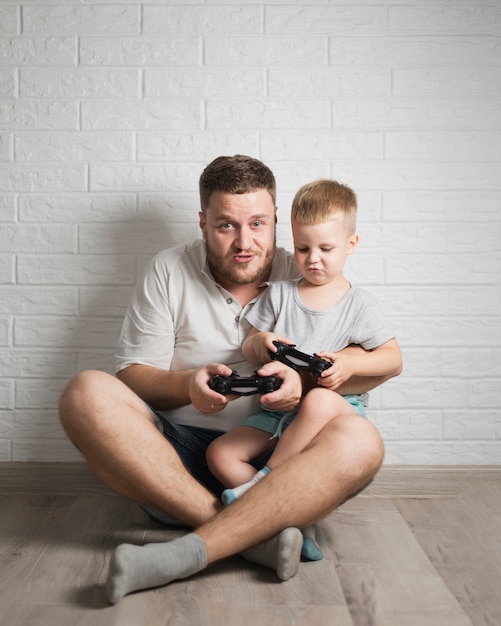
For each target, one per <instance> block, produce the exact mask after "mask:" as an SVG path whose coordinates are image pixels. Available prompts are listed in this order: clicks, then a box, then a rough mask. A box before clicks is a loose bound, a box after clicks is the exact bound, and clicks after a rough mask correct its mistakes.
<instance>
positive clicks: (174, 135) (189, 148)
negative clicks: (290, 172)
mask: <svg viewBox="0 0 501 626" xmlns="http://www.w3.org/2000/svg"><path fill="white" fill-rule="evenodd" d="M257 151H258V134H257V133H253V132H248V133H238V132H228V133H226V132H208V131H198V132H193V131H191V132H148V133H138V135H137V159H138V161H163V160H165V159H169V158H171V156H172V154H175V155H176V158H177V160H181V159H182V160H186V161H191V160H193V155H194V154H196V155H197V158H203V159H205V160H206V161H207V162H210V160H211V159H212V158H213V156H214V155H215V154H236V153H240V152H243V153H245V154H248V153H249V154H257ZM196 203H198V198H197V200H196Z"/></svg>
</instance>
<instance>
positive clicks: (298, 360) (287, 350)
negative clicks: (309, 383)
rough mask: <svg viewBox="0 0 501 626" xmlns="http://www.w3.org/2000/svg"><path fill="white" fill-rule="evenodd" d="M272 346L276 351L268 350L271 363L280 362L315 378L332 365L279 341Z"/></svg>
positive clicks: (293, 345)
mask: <svg viewBox="0 0 501 626" xmlns="http://www.w3.org/2000/svg"><path fill="white" fill-rule="evenodd" d="M273 344H274V345H275V346H276V347H277V351H276V352H272V351H271V350H268V352H269V353H270V357H271V359H272V360H273V361H281V362H282V363H285V364H286V365H289V367H292V368H293V369H295V370H297V371H300V370H302V371H307V372H311V373H312V374H313V375H314V376H315V377H316V378H318V377H319V376H320V374H321V373H322V372H323V371H324V370H326V369H329V367H330V366H331V365H332V363H331V362H330V361H327V360H326V359H321V358H320V357H319V356H316V355H313V356H312V355H311V354H306V353H305V352H300V351H299V350H296V348H295V345H296V344H292V345H288V344H286V343H282V342H281V341H274V342H273Z"/></svg>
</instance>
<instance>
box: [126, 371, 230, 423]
mask: <svg viewBox="0 0 501 626" xmlns="http://www.w3.org/2000/svg"><path fill="white" fill-rule="evenodd" d="M230 374H231V369H230V368H229V367H228V366H227V365H223V364H221V363H212V364H210V365H207V366H206V367H201V368H199V369H197V370H181V371H177V372H172V371H168V370H162V369H158V368H155V367H150V366H149V365H139V364H137V365H130V366H129V367H126V368H125V369H123V370H121V371H120V372H118V374H117V378H118V379H119V380H121V381H122V382H123V383H125V384H126V385H127V386H128V387H129V388H130V389H132V391H134V392H135V393H136V394H137V395H138V396H139V397H140V398H141V399H142V400H144V401H145V402H147V403H148V404H149V405H151V406H152V407H153V408H155V409H157V410H159V411H170V410H173V409H178V408H179V407H182V406H186V405H188V404H193V405H194V406H195V407H196V408H197V409H198V410H199V411H201V412H202V413H215V412H217V411H220V410H221V409H223V408H224V407H225V406H226V404H227V403H228V401H229V398H226V397H224V396H222V395H221V394H219V393H216V392H215V391H213V390H212V389H210V388H209V386H208V382H209V379H210V377H211V376H215V375H220V376H229V375H230Z"/></svg>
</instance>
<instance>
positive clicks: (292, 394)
mask: <svg viewBox="0 0 501 626" xmlns="http://www.w3.org/2000/svg"><path fill="white" fill-rule="evenodd" d="M257 373H258V374H260V375H261V376H271V375H275V376H278V378H280V380H281V381H282V385H281V386H280V389H277V390H276V391H272V392H271V393H267V394H265V395H263V396H261V397H260V398H259V400H260V402H261V404H262V405H263V406H264V407H265V408H267V409H270V410H271V411H292V410H294V409H295V408H296V407H297V405H298V403H299V401H300V400H301V393H302V385H301V377H300V376H299V374H298V372H296V371H295V370H293V369H292V368H291V367H289V366H288V365H285V364H284V363H281V362H280V361H270V362H269V363H266V364H265V365H263V366H262V367H260V368H259V369H258V370H257Z"/></svg>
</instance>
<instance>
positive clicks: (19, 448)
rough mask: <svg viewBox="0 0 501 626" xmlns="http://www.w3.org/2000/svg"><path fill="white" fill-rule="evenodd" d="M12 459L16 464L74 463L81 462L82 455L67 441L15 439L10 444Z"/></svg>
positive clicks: (32, 438) (33, 438)
mask: <svg viewBox="0 0 501 626" xmlns="http://www.w3.org/2000/svg"><path fill="white" fill-rule="evenodd" d="M11 454H12V458H11V459H10V460H12V461H15V462H18V463H51V462H56V461H57V462H61V463H74V462H76V461H82V455H81V454H80V453H79V452H78V451H77V450H76V448H75V447H74V446H72V445H71V443H70V442H69V440H68V439H61V440H56V439H37V438H35V437H31V438H29V439H21V440H17V439H15V440H14V441H13V442H12V453H11Z"/></svg>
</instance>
